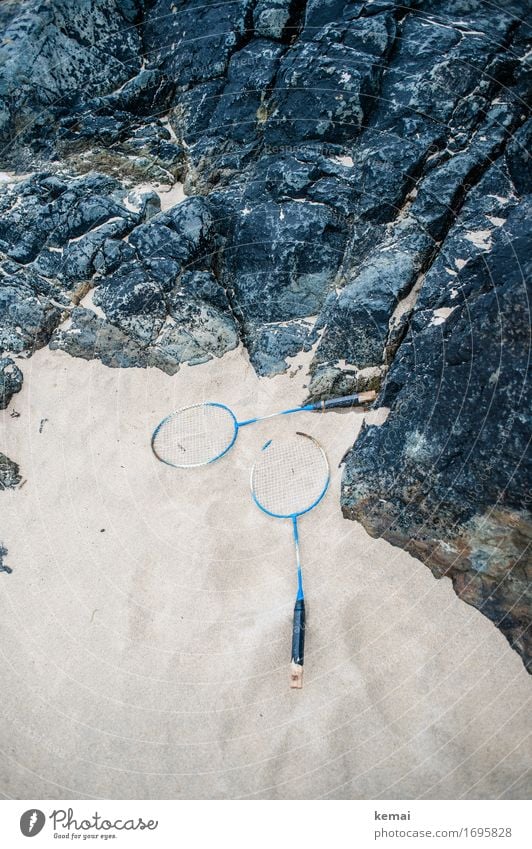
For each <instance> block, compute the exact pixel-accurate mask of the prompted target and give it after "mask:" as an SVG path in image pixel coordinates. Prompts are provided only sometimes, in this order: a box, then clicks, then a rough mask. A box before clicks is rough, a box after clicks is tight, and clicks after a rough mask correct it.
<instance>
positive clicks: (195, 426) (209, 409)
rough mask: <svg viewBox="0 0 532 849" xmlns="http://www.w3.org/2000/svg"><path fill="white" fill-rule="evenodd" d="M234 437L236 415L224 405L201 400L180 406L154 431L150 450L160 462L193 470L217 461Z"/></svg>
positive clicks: (232, 443)
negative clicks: (200, 402)
mask: <svg viewBox="0 0 532 849" xmlns="http://www.w3.org/2000/svg"><path fill="white" fill-rule="evenodd" d="M237 435H238V422H237V420H236V416H235V414H234V413H233V411H232V410H230V409H229V407H226V405H225V404H218V403H216V402H215V401H205V402H204V403H203V404H192V405H191V406H190V407H182V408H181V409H180V410H176V411H175V412H174V413H171V415H169V416H166V418H164V419H163V420H162V421H161V422H159V424H158V425H157V427H156V428H155V430H154V431H153V434H152V438H151V449H152V451H153V453H154V454H155V456H156V457H157V459H158V460H160V461H161V463H166V465H167V466H173V467H174V468H176V469H193V468H197V467H198V466H207V465H208V464H209V463H213V462H214V461H215V460H219V459H220V457H223V455H224V454H227V452H228V451H229V450H230V449H231V448H232V447H233V445H234V443H235V440H236V438H237Z"/></svg>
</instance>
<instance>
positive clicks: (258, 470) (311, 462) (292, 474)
mask: <svg viewBox="0 0 532 849" xmlns="http://www.w3.org/2000/svg"><path fill="white" fill-rule="evenodd" d="M250 483H251V495H252V497H253V501H254V502H255V504H256V505H257V507H259V508H260V509H261V510H262V511H263V512H264V513H267V514H268V516H273V517H274V518H276V519H291V520H292V532H293V536H294V545H295V550H296V569H297V594H296V603H295V606H294V622H293V628H292V660H291V664H290V687H292V688H294V689H297V690H300V689H301V688H302V686H303V660H304V655H305V596H304V593H303V576H302V572H301V558H300V552H299V531H298V525H297V520H298V518H299V517H300V516H302V515H303V514H304V513H308V512H309V511H310V510H312V509H313V508H314V507H316V505H317V504H319V503H320V501H321V500H322V498H323V496H324V495H325V493H326V492H327V487H328V486H329V463H328V461H327V456H326V454H325V451H324V450H323V448H322V447H321V445H320V444H319V443H318V442H317V441H316V440H315V439H314V438H313V437H312V436H309V435H308V434H306V433H299V432H298V433H296V434H295V435H294V436H292V437H290V438H288V439H283V440H278V441H272V440H270V441H269V442H267V443H266V445H265V446H264V448H263V449H262V452H261V455H260V457H259V458H258V460H257V462H256V463H255V465H254V466H253V468H252V470H251V481H250Z"/></svg>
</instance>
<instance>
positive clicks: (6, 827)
mask: <svg viewBox="0 0 532 849" xmlns="http://www.w3.org/2000/svg"><path fill="white" fill-rule="evenodd" d="M530 814H531V805H530V803H529V802H527V801H414V802H413V801H397V800H393V801H366V800H364V801H358V800H353V801H341V802H335V801H150V800H148V801H142V800H124V801H120V800H104V801H97V800H95V801H87V800H79V801H72V800H70V801H64V802H60V801H49V800H44V801H42V800H41V801H36V800H25V801H11V800H9V801H4V802H2V803H0V835H1V845H2V846H5V847H9V849H12V847H19V846H25V847H28V846H34V847H35V849H37V847H48V846H55V847H58V846H61V845H65V844H66V842H67V841H69V844H68V845H71V844H72V843H77V844H78V845H82V844H83V845H85V846H87V845H92V846H103V845H108V846H109V845H111V846H117V847H123V849H126V847H129V846H132V847H136V846H146V847H186V849H189V847H190V849H204V847H205V849H207V847H208V849H212V848H213V847H218V846H224V847H225V846H226V845H228V846H230V847H231V849H272V847H273V849H284V847H288V846H291V845H301V846H302V847H303V849H330V848H332V847H340V849H344V847H345V849H366V847H370V846H374V847H390V846H396V847H404V849H424V847H432V849H438V847H441V849H454V847H461V849H468V847H471V849H474V847H480V846H484V847H500V849H530V847H531V846H532V829H531V820H532V817H531V816H530ZM32 838H35V844H31V843H30V842H29V841H30V840H31V839H32ZM117 841H119V842H117Z"/></svg>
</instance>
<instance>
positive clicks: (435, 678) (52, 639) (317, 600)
mask: <svg viewBox="0 0 532 849" xmlns="http://www.w3.org/2000/svg"><path fill="white" fill-rule="evenodd" d="M20 364H21V366H22V368H23V370H24V374H25V382H24V388H23V390H22V392H21V393H20V394H19V395H17V396H16V397H15V398H14V400H13V402H12V404H11V406H10V410H8V411H4V412H2V413H0V435H1V437H2V449H3V450H4V451H5V453H7V454H8V456H10V457H12V458H13V459H16V460H17V461H18V462H19V463H20V466H21V473H22V475H23V477H24V479H25V483H24V485H23V487H22V488H19V489H18V490H16V491H10V492H3V493H0V503H1V507H2V517H1V522H0V542H2V543H3V544H4V545H5V547H6V548H7V549H8V551H9V554H8V556H7V558H6V562H7V563H8V564H9V565H10V566H11V567H12V568H13V573H12V574H11V575H8V574H0V629H1V636H0V648H1V656H0V668H1V672H0V686H1V689H2V723H1V724H0V748H1V750H2V760H1V767H0V770H1V777H0V791H1V792H2V794H3V795H4V796H5V797H14V798H35V799H38V798H42V799H45V798H62V799H67V798H85V797H87V798H92V797H95V798H117V799H119V798H163V799H164V798H170V799H179V798H267V799H286V798H306V799H310V798H312V799H313V798H387V799H398V798H404V799H412V798H418V797H419V798H496V797H502V798H520V797H523V795H526V793H527V790H528V788H527V785H526V778H525V772H526V769H527V767H528V765H529V758H530V749H529V748H527V745H526V743H525V739H526V736H527V730H528V716H529V706H528V709H527V701H528V700H529V698H530V680H529V677H528V675H527V674H526V672H525V670H524V668H523V666H522V664H521V661H520V659H519V658H518V656H517V655H516V654H515V653H514V652H512V651H511V649H510V648H509V646H508V644H507V643H506V640H505V639H504V638H503V637H502V636H501V634H500V633H499V632H498V631H497V630H496V629H495V627H494V626H493V625H492V624H491V623H490V622H489V621H488V620H487V619H486V618H484V617H483V616H482V615H481V614H480V613H479V612H478V611H476V610H475V609H473V608H471V607H468V606H467V605H465V604H463V603H462V602H460V601H459V600H458V598H457V597H456V596H455V595H454V593H453V591H452V587H451V584H450V582H449V581H446V580H442V581H436V580H435V579H434V578H433V577H432V575H431V574H430V572H429V570H428V569H427V568H426V567H425V566H424V565H423V564H422V563H420V562H419V561H417V560H415V559H413V558H412V557H410V556H409V555H407V554H406V553H405V552H403V551H402V550H400V549H397V548H394V547H392V546H391V545H389V544H388V543H386V542H384V541H382V540H374V539H372V538H370V537H369V536H368V535H367V534H366V533H365V531H364V530H363V528H362V527H361V526H359V525H357V524H355V523H353V522H349V521H346V520H344V519H343V518H342V515H341V512H340V508H339V497H338V496H339V486H340V469H339V468H338V465H339V462H340V460H341V458H342V456H343V454H344V452H345V450H346V449H347V448H348V447H349V445H350V444H351V443H352V442H353V440H354V438H355V435H356V433H357V430H358V428H359V426H360V423H361V415H360V414H359V413H354V412H349V411H347V412H340V413H328V414H326V415H313V414H308V413H306V414H301V415H299V416H297V417H295V416H294V417H292V418H291V419H288V418H281V419H277V420H274V421H270V422H267V423H263V424H261V425H255V426H253V427H248V428H244V429H243V430H242V431H241V433H240V436H239V438H238V440H237V443H236V445H235V447H234V449H233V450H232V451H231V452H230V453H229V454H228V455H227V456H226V457H225V458H224V459H222V460H220V461H219V462H218V463H217V464H214V465H213V466H210V467H206V468H204V469H199V470H187V471H178V470H174V469H171V468H168V467H165V466H164V465H162V464H161V463H158V462H157V461H156V460H155V459H154V458H153V456H152V454H151V452H150V449H149V439H150V434H151V430H152V428H153V426H154V425H155V424H156V423H157V422H158V421H159V420H160V419H161V418H162V417H163V416H164V415H165V414H167V413H168V412H169V411H170V410H172V409H173V408H175V407H179V406H183V405H185V404H187V403H193V402H195V401H197V400H209V399H210V400H220V401H224V402H226V403H228V404H230V405H231V406H233V407H234V409H235V411H236V412H237V414H238V415H240V416H241V417H243V418H245V417H249V416H252V415H254V414H257V413H262V412H264V413H266V412H271V411H273V410H275V409H277V408H279V409H282V408H283V407H284V406H286V405H289V406H291V405H293V403H294V402H298V401H301V400H303V398H304V397H305V390H304V383H305V368H301V369H300V370H297V367H295V368H294V372H295V374H294V376H293V377H292V378H290V377H288V376H280V377H276V378H273V379H263V380H259V379H258V378H257V377H256V376H255V374H254V372H253V370H252V369H251V368H250V366H249V364H248V362H247V359H246V356H245V353H244V352H242V350H236V351H234V352H231V353H229V354H227V355H226V356H225V357H224V358H223V359H222V360H219V361H214V362H210V363H207V364H205V365H202V366H196V367H193V368H189V367H184V368H182V369H181V370H180V371H179V373H178V374H177V375H175V376H173V377H169V376H167V375H165V374H162V373H161V372H159V371H157V370H154V369H149V370H141V369H128V370H123V371H120V370H112V369H107V368H106V367H104V366H102V365H101V364H100V363H99V362H96V361H94V362H85V361H82V360H78V359H73V358H70V357H69V356H68V355H66V354H64V353H62V352H59V351H55V352H50V351H48V350H42V351H40V352H38V353H37V354H36V355H35V356H34V357H32V358H31V359H30V360H27V361H20ZM13 407H14V408H15V409H16V410H17V411H18V412H19V413H20V417H19V418H11V417H10V415H9V413H10V411H11V410H12V409H13ZM381 418H385V416H384V417H381ZM379 420H380V419H379V417H378V416H377V417H376V421H379ZM296 427H297V428H298V429H300V430H306V431H307V432H309V433H311V434H312V435H314V436H315V437H316V438H318V439H319V440H320V441H321V442H322V444H323V445H324V447H325V448H326V451H327V453H328V456H329V459H330V462H331V466H332V469H333V478H332V484H331V487H330V490H329V492H328V494H327V496H326V498H325V500H324V501H323V502H322V503H321V505H320V506H319V507H318V508H317V509H316V510H315V511H314V512H313V513H311V514H309V515H308V516H306V517H304V518H303V519H302V520H301V522H300V534H301V546H302V559H303V567H304V576H305V587H306V597H307V616H308V630H307V646H306V647H307V652H306V663H305V686H304V689H303V690H301V691H295V690H290V689H289V687H288V677H289V654H290V635H291V615H292V607H293V600H294V593H295V574H294V566H293V563H294V554H293V547H292V538H291V529H290V524H289V523H288V522H283V521H278V520H275V519H269V518H268V517H266V516H265V515H263V514H262V513H260V511H258V510H257V508H256V507H255V506H254V505H253V504H252V501H251V499H250V495H249V486H248V479H249V468H250V466H251V464H252V462H253V458H254V457H255V456H256V454H257V451H258V450H259V449H260V447H261V445H262V444H263V443H264V441H265V440H266V439H267V438H270V437H275V436H280V435H282V434H283V433H287V432H288V431H291V430H292V429H296Z"/></svg>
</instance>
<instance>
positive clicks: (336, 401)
mask: <svg viewBox="0 0 532 849" xmlns="http://www.w3.org/2000/svg"><path fill="white" fill-rule="evenodd" d="M376 397H377V393H376V392H375V391H374V390H373V389H370V390H369V391H368V392H357V393H356V394H354V395H345V396H344V397H343V398H331V399H330V400H329V401H322V402H321V405H320V406H318V409H320V408H321V409H322V410H334V409H338V408H339V407H358V406H360V405H361V404H368V403H369V402H370V401H374V400H375V398H376Z"/></svg>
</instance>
